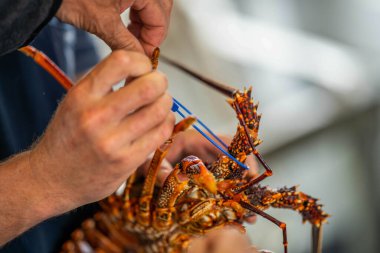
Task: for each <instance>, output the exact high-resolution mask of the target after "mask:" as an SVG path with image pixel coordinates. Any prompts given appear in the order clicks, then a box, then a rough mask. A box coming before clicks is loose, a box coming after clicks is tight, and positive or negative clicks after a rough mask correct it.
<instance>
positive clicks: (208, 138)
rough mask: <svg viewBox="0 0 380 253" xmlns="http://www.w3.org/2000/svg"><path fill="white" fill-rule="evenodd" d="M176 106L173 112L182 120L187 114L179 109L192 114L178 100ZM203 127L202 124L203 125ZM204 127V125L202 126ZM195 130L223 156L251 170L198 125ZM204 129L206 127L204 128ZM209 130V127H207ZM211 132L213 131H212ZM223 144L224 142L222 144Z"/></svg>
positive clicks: (175, 101) (175, 102)
mask: <svg viewBox="0 0 380 253" xmlns="http://www.w3.org/2000/svg"><path fill="white" fill-rule="evenodd" d="M173 100H174V103H173V105H174V104H176V106H173V107H172V110H173V108H174V109H175V111H174V110H173V111H174V112H177V113H178V114H179V115H180V116H181V117H182V118H185V117H186V116H185V114H183V113H182V112H181V111H180V109H179V107H181V108H183V109H184V110H185V111H186V112H187V113H189V114H192V113H191V112H190V111H189V110H187V109H186V107H184V106H183V105H182V104H180V103H179V102H178V101H177V100H176V99H174V98H173ZM197 122H200V121H199V120H197ZM201 125H202V124H201ZM202 126H203V125H202ZM193 127H194V129H195V130H197V131H198V132H199V133H200V134H201V135H203V137H205V138H206V139H207V140H208V141H209V142H211V144H213V145H214V146H215V147H216V148H217V149H219V150H220V151H221V152H222V153H223V154H225V155H226V156H228V157H229V158H230V159H231V160H233V161H234V162H236V163H237V164H238V165H239V166H240V167H242V168H244V169H246V170H249V168H248V167H247V166H246V165H245V164H243V163H242V162H240V161H238V160H237V159H236V158H235V157H233V156H232V155H231V154H230V153H228V152H227V151H226V150H224V149H223V148H222V147H221V146H219V145H218V144H217V143H216V142H215V141H214V140H213V139H211V138H210V137H209V136H208V135H207V134H205V133H204V132H203V131H202V130H201V129H200V128H199V127H197V126H196V125H193ZM203 127H204V126H203ZM206 128H207V129H208V127H206ZM210 131H211V130H210ZM222 143H223V142H222Z"/></svg>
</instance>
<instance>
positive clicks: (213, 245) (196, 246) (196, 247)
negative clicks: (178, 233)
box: [188, 227, 259, 253]
mask: <svg viewBox="0 0 380 253" xmlns="http://www.w3.org/2000/svg"><path fill="white" fill-rule="evenodd" d="M188 252H189V253H206V252H207V253H231V252H234V253H259V252H258V251H257V250H256V249H255V248H254V247H252V246H251V245H250V242H249V238H248V236H247V235H246V234H243V233H242V232H241V231H239V230H238V229H235V228H233V227H225V228H223V229H218V230H215V231H211V232H210V233H208V234H206V235H205V236H202V237H199V238H196V239H194V240H192V241H191V242H190V246H189V250H188Z"/></svg>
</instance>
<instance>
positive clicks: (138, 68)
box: [81, 50, 152, 96]
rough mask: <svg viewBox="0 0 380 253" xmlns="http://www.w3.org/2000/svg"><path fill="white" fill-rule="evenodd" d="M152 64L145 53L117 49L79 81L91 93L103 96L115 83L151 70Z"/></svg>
mask: <svg viewBox="0 0 380 253" xmlns="http://www.w3.org/2000/svg"><path fill="white" fill-rule="evenodd" d="M151 70H152V64H151V62H150V60H149V58H147V57H146V56H145V55H143V54H140V53H136V52H127V51H124V50H119V51H115V52H113V53H111V55H110V56H108V57H107V58H106V59H105V60H103V61H102V62H101V63H99V64H98V65H97V66H96V67H95V68H94V69H93V70H92V71H91V72H90V73H89V74H88V75H86V76H85V77H84V79H83V80H82V81H81V85H82V86H85V88H87V89H88V90H89V91H90V92H91V93H92V94H94V95H97V96H104V95H105V94H106V93H108V92H110V91H111V90H112V86H114V85H115V84H116V83H118V82H120V81H122V80H124V79H126V78H128V77H137V76H141V75H144V74H146V73H149V72H151Z"/></svg>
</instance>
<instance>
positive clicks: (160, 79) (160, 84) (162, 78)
mask: <svg viewBox="0 0 380 253" xmlns="http://www.w3.org/2000/svg"><path fill="white" fill-rule="evenodd" d="M153 74H154V75H155V78H156V82H155V84H156V87H157V88H160V91H165V90H166V89H167V88H168V84H169V81H168V78H167V76H166V75H165V74H163V73H161V72H158V71H155V72H153Z"/></svg>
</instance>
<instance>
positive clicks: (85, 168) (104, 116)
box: [30, 50, 174, 214]
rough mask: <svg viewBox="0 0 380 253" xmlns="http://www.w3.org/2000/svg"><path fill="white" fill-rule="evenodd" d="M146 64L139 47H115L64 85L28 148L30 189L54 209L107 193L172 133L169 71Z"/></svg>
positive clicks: (146, 61) (147, 61) (71, 207)
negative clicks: (50, 116) (50, 114)
mask: <svg viewBox="0 0 380 253" xmlns="http://www.w3.org/2000/svg"><path fill="white" fill-rule="evenodd" d="M151 68H152V66H151V63H150V60H149V59H148V58H147V57H146V56H144V55H143V54H140V53H137V52H128V51H124V50H120V51H115V52H113V53H112V54H111V55H110V56H109V57H108V58H106V59H105V60H104V61H103V62H101V63H100V64H98V65H97V66H96V67H95V68H94V69H93V71H91V72H90V73H89V74H88V75H87V76H85V77H84V79H83V80H81V81H80V82H79V83H78V84H77V85H76V86H74V87H73V88H72V89H71V90H70V91H69V92H68V94H67V96H66V97H65V99H64V100H63V101H62V103H61V104H60V106H59V107H58V109H57V112H56V114H55V116H54V117H53V119H52V120H51V122H50V125H49V126H48V128H47V130H46V132H45V134H44V135H43V137H42V138H41V139H40V141H39V142H38V143H37V144H36V145H35V147H34V148H33V149H32V150H31V152H30V167H31V171H32V172H33V175H34V176H33V178H32V179H31V181H32V183H33V182H34V184H35V185H38V187H39V188H38V189H40V191H39V192H35V193H34V194H41V195H42V196H44V197H45V198H46V201H49V202H48V203H51V206H50V208H52V209H55V210H53V213H55V214H58V213H57V212H64V211H68V210H71V209H73V208H75V207H77V206H80V205H83V204H85V203H89V202H93V201H96V200H99V199H102V198H104V197H106V196H108V195H110V194H111V193H112V192H113V191H115V190H116V189H117V187H118V186H120V184H121V183H122V182H123V181H124V180H125V179H126V178H127V177H128V176H129V175H130V174H131V173H133V172H134V170H135V169H136V168H137V167H138V166H139V165H140V164H141V163H143V162H144V161H145V159H146V157H147V156H148V155H149V154H150V153H151V152H152V151H154V150H155V149H156V148H157V147H158V146H159V145H160V144H162V143H163V142H164V141H165V140H166V139H168V138H169V137H170V135H171V132H172V128H173V125H174V115H173V114H172V113H171V112H170V109H171V105H172V98H171V97H170V96H169V95H168V94H167V93H166V89H167V81H166V78H165V77H164V76H163V75H162V74H160V73H158V72H151ZM131 77H132V78H135V79H134V80H133V81H131V82H130V83H128V84H127V85H126V86H125V87H124V88H121V89H119V90H118V91H116V92H112V86H113V85H114V84H116V83H118V82H119V81H121V80H124V79H126V78H131Z"/></svg>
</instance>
